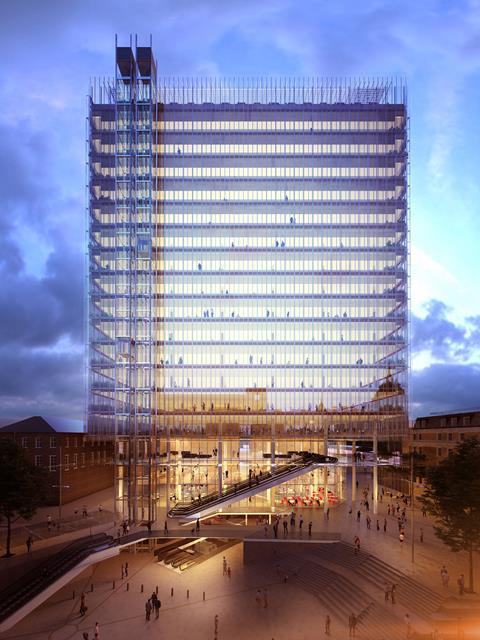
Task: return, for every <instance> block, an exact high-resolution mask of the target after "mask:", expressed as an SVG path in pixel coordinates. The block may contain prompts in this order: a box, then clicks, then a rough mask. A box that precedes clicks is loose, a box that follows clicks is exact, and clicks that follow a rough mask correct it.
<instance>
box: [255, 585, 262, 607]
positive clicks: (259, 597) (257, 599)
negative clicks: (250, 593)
mask: <svg viewBox="0 0 480 640" xmlns="http://www.w3.org/2000/svg"><path fill="white" fill-rule="evenodd" d="M255 602H256V603H257V605H258V606H260V605H261V604H262V592H261V591H260V589H257V593H256V594H255Z"/></svg>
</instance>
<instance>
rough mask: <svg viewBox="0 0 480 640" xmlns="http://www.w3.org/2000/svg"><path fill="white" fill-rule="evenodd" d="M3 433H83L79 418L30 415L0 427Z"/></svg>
mask: <svg viewBox="0 0 480 640" xmlns="http://www.w3.org/2000/svg"><path fill="white" fill-rule="evenodd" d="M0 431H3V432H5V433H83V423H82V421H81V420H72V419H70V418H58V417H56V416H53V417H45V418H43V417H42V416H31V417H30V418H25V420H18V421H17V422H12V423H11V424H7V425H5V426H4V427H1V428H0Z"/></svg>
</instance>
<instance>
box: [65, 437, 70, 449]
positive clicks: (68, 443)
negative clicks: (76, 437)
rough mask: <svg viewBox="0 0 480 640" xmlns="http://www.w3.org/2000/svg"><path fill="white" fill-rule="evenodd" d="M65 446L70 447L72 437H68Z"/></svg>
mask: <svg viewBox="0 0 480 640" xmlns="http://www.w3.org/2000/svg"><path fill="white" fill-rule="evenodd" d="M65 446H66V447H69V446H70V437H69V436H67V437H66V438H65Z"/></svg>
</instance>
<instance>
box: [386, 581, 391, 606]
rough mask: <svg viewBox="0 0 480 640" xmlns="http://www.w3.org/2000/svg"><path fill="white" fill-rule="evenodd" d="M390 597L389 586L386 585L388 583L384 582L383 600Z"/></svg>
mask: <svg viewBox="0 0 480 640" xmlns="http://www.w3.org/2000/svg"><path fill="white" fill-rule="evenodd" d="M389 599H390V587H389V586H388V583H387V582H386V583H385V602H388V601H389Z"/></svg>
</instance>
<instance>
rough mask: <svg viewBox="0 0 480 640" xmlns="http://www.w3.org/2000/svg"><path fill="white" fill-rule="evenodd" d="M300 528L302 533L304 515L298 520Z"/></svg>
mask: <svg viewBox="0 0 480 640" xmlns="http://www.w3.org/2000/svg"><path fill="white" fill-rule="evenodd" d="M298 527H299V529H300V531H302V527H303V516H302V514H300V518H299V519H298Z"/></svg>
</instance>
